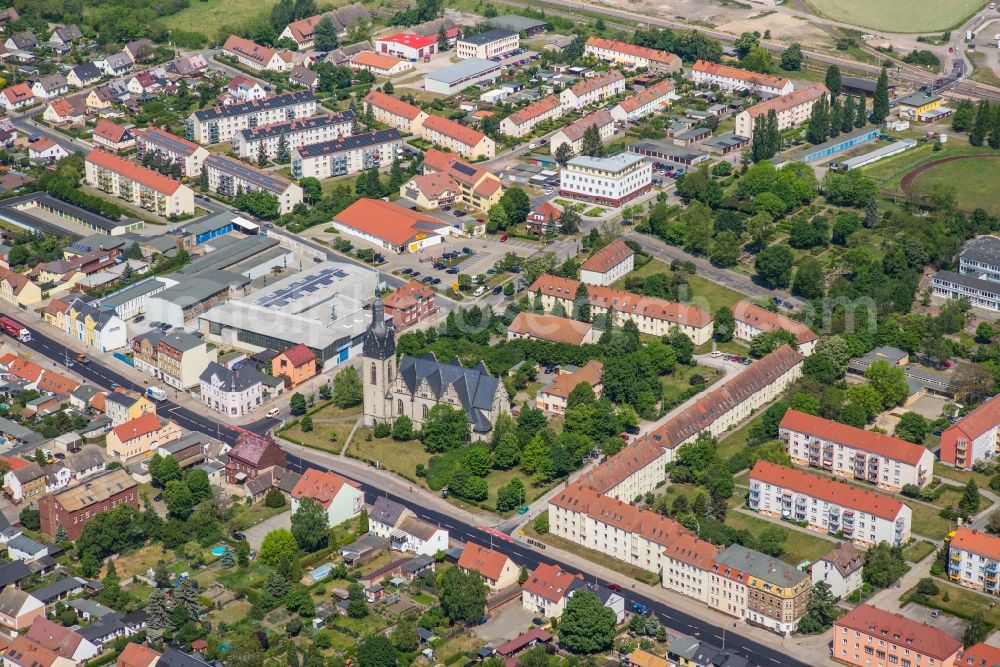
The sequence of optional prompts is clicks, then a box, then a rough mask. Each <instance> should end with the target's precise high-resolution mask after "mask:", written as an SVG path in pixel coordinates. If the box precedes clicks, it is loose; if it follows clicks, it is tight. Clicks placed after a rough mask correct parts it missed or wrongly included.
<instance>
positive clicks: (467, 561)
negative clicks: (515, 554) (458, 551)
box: [458, 542, 521, 592]
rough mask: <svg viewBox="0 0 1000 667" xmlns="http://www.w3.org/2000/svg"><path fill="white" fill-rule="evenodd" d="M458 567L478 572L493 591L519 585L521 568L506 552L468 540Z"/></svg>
mask: <svg viewBox="0 0 1000 667" xmlns="http://www.w3.org/2000/svg"><path fill="white" fill-rule="evenodd" d="M458 567H460V568H462V569H463V570H465V571H466V572H477V573H479V574H480V575H481V576H482V577H483V579H484V580H485V581H486V585H487V586H489V588H490V590H491V591H494V592H496V591H501V590H503V589H505V588H509V587H510V586H515V585H517V579H518V576H519V575H520V572H521V570H520V568H519V567H518V566H517V564H516V563H514V561H512V560H511V559H510V558H509V557H508V556H506V555H505V554H502V553H500V552H499V551H494V550H493V549H487V548H486V547H481V546H479V545H478V544H474V543H472V542H466V543H465V546H464V547H463V548H462V555H461V557H460V558H459V559H458Z"/></svg>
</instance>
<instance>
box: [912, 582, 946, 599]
mask: <svg viewBox="0 0 1000 667" xmlns="http://www.w3.org/2000/svg"><path fill="white" fill-rule="evenodd" d="M940 592H941V589H939V588H938V585H937V584H935V583H934V580H933V579H931V578H930V577H924V578H923V579H921V580H920V581H919V582H917V593H919V594H920V595H927V596H931V597H933V596H935V595H937V594H938V593H940Z"/></svg>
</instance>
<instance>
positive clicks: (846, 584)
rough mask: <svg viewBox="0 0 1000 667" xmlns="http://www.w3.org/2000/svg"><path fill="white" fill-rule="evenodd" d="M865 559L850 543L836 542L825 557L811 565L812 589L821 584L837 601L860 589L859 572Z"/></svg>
mask: <svg viewBox="0 0 1000 667" xmlns="http://www.w3.org/2000/svg"><path fill="white" fill-rule="evenodd" d="M864 564H865V557H864V554H862V553H861V552H860V551H858V548H857V547H856V546H854V544H852V543H851V542H837V545H836V546H835V547H833V548H832V549H830V551H828V552H827V554H826V555H825V556H823V557H822V558H820V559H819V560H817V561H816V562H815V563H813V564H812V568H811V570H810V572H811V574H812V582H813V587H814V588H815V587H816V584H818V583H820V582H823V583H825V584H826V585H827V586H829V587H830V594H831V595H833V596H834V597H835V598H837V599H838V600H842V599H844V598H846V597H847V596H848V595H850V594H851V593H853V592H854V591H856V590H858V589H859V588H861V584H862V581H861V570H862V568H863V567H864Z"/></svg>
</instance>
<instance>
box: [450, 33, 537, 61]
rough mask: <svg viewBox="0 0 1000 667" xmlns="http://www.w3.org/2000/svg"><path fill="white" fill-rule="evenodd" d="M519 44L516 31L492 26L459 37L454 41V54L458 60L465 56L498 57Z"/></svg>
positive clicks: (516, 47) (514, 49)
mask: <svg viewBox="0 0 1000 667" xmlns="http://www.w3.org/2000/svg"><path fill="white" fill-rule="evenodd" d="M520 45H521V39H520V36H519V35H518V33H516V32H514V31H512V30H505V29H503V28H493V29H492V30H487V31H486V32H481V33H479V34H477V35H466V36H464V37H460V38H459V39H458V41H457V42H456V43H455V55H456V56H457V57H458V58H459V59H460V60H465V59H466V58H481V59H483V60H489V59H490V58H499V57H502V56H505V55H507V54H508V53H510V52H511V51H517V49H518V47H519V46H520Z"/></svg>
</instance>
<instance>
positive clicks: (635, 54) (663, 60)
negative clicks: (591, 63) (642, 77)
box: [584, 37, 682, 74]
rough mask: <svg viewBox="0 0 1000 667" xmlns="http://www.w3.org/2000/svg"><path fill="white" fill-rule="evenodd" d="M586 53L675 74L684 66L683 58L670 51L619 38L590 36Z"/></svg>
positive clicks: (630, 67)
mask: <svg viewBox="0 0 1000 667" xmlns="http://www.w3.org/2000/svg"><path fill="white" fill-rule="evenodd" d="M584 53H585V54H587V55H588V56H593V57H595V58H597V59H598V60H604V61H606V62H610V63H614V64H616V65H621V66H622V67H627V68H629V69H637V68H640V67H641V68H645V69H647V70H649V71H650V72H654V73H661V72H662V73H666V74H673V73H674V72H679V71H680V70H681V67H682V63H681V59H680V58H679V57H678V56H676V55H674V54H673V53H670V52H669V51H660V50H659V49H651V48H649V47H647V46H638V45H636V44H629V43H628V42H621V41H618V40H617V39H604V38H603V37H588V38H587V43H586V44H585V45H584Z"/></svg>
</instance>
